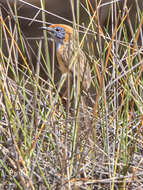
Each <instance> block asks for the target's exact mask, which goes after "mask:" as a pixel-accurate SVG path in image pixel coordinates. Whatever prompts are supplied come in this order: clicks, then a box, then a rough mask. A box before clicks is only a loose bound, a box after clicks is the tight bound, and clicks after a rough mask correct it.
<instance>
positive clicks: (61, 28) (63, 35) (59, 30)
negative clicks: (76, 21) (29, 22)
mask: <svg viewBox="0 0 143 190" xmlns="http://www.w3.org/2000/svg"><path fill="white" fill-rule="evenodd" d="M42 29H44V30H46V31H48V33H49V34H50V35H51V36H52V38H53V39H54V40H55V42H56V46H57V50H58V49H59V48H60V47H61V45H62V44H63V43H64V42H66V41H69V40H70V39H72V36H73V29H72V27H70V26H68V25H65V24H52V25H50V26H49V27H42Z"/></svg>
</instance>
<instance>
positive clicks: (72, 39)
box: [42, 24, 91, 91]
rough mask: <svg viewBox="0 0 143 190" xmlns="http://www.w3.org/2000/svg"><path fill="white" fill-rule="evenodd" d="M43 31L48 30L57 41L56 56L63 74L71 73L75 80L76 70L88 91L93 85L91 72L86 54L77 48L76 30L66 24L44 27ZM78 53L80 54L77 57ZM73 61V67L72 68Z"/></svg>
mask: <svg viewBox="0 0 143 190" xmlns="http://www.w3.org/2000/svg"><path fill="white" fill-rule="evenodd" d="M42 29H43V30H46V31H47V32H48V33H49V34H50V35H51V37H52V38H53V39H54V41H55V44H56V56H57V60H58V64H59V69H60V71H61V73H62V74H64V73H70V75H71V76H72V78H73V73H74V68H75V71H76V73H75V76H76V77H77V76H78V71H79V80H80V83H81V84H82V86H83V88H84V90H86V91H88V89H89V87H90V85H91V70H90V66H89V64H88V61H87V58H86V56H85V53H84V52H83V50H82V49H81V48H79V47H77V46H76V44H77V38H76V33H75V32H74V29H73V28H72V27H71V26H69V25H66V24H51V25H49V26H46V27H42ZM76 51H77V52H78V53H77V55H76V57H75V52H76ZM74 58H75V59H74ZM73 59H74V61H73V65H72V66H70V64H71V61H72V60H73ZM74 66H75V67H74Z"/></svg>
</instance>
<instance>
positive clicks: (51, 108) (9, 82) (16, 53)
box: [0, 1, 143, 189]
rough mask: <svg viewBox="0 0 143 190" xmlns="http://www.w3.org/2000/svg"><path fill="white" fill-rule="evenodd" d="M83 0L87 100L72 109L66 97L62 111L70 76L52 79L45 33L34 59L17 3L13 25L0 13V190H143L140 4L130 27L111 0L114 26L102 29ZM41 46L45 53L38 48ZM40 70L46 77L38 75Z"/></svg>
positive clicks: (52, 62) (54, 76)
mask: <svg viewBox="0 0 143 190" xmlns="http://www.w3.org/2000/svg"><path fill="white" fill-rule="evenodd" d="M87 2H88V3H87V4H86V5H85V7H84V9H85V11H87V13H88V16H89V24H88V26H87V28H86V29H85V30H84V34H83V35H82V37H81V40H80V42H83V43H86V45H87V46H86V48H85V54H86V55H87V59H88V60H89V63H90V66H91V71H92V79H93V80H92V87H91V91H90V92H89V94H86V95H85V97H86V100H90V104H86V105H83V104H82V102H81V101H80V99H75V100H74V103H73V105H75V104H77V103H78V104H79V108H80V109H77V110H75V109H74V108H75V107H74V106H73V107H71V106H70V101H66V107H67V108H68V109H66V108H65V104H64V103H63V100H62V99H61V96H60V92H61V89H62V88H64V87H63V86H64V83H65V82H64V81H66V79H67V78H64V80H62V79H61V81H60V84H57V83H56V80H57V79H56V75H55V59H54V47H53V55H51V54H50V53H48V49H49V47H48V43H47V40H48V39H47V36H46V33H45V34H44V40H43V39H42V38H40V39H39V40H35V46H36V47H37V56H36V62H32V61H31V60H32V59H31V52H32V47H30V43H29V41H28V39H27V38H25V37H24V35H23V33H22V31H21V28H20V25H19V19H20V18H19V17H18V16H17V9H16V7H15V11H14V12H13V14H12V16H14V18H16V19H15V24H14V26H12V24H11V18H10V17H9V21H8V22H7V24H6V23H5V20H4V18H3V15H2V13H1V15H0V21H1V29H0V42H1V48H0V55H1V58H0V62H1V66H0V87H1V94H0V134H1V135H0V168H1V169H0V187H1V189H4V188H6V189H8V188H11V189H39V188H41V189H66V188H67V189H77V188H79V189H101V188H102V189H136V188H141V187H142V172H141V171H142V125H143V117H142V114H143V98H142V97H143V96H142V86H143V80H142V54H141V47H140V46H139V45H138V41H139V37H140V36H141V35H142V32H141V27H142V14H141V11H140V9H137V10H138V12H137V13H138V16H137V21H138V22H137V24H136V27H135V30H134V29H133V28H132V25H131V21H130V18H129V16H128V10H127V11H126V12H123V13H121V12H120V11H119V14H118V15H116V11H115V10H118V9H119V7H118V6H117V3H114V4H112V5H111V12H110V13H111V14H109V16H108V19H107V20H109V21H110V20H112V21H113V24H112V25H110V22H107V25H106V28H105V30H103V29H102V28H101V27H100V25H99V17H98V13H97V11H95V12H92V10H94V9H93V7H92V5H91V4H90V1H87ZM29 6H30V4H29ZM41 6H42V7H44V5H41ZM72 6H73V10H74V6H75V4H72ZM80 6H83V5H82V4H81V3H79V4H78V5H77V7H80ZM99 6H101V5H100V4H99V5H97V7H96V10H98V7H99ZM136 6H137V5H136ZM11 11H12V10H11ZM79 12H80V11H79V10H78V11H77V14H78V16H77V21H76V18H75V16H74V24H73V25H74V26H76V22H77V23H78V27H79V29H78V27H77V30H79V33H80V28H84V27H83V26H82V27H81V26H79V24H80V21H79ZM45 14H46V13H45ZM73 15H74V11H73ZM44 17H45V16H44V14H43V20H44ZM125 21H127V22H128V28H127V25H126V24H125ZM35 22H36V21H35ZM110 27H111V28H110ZM129 31H130V34H131V35H130V37H129V36H128V33H127V32H129ZM89 37H90V38H91V39H92V40H90V41H88V38H89ZM44 42H46V43H44ZM80 42H79V45H81V46H82V44H80ZM45 44H46V48H45V49H46V52H47V54H46V55H48V56H46V55H45V54H44V52H43V51H42V46H43V45H45ZM4 46H5V47H6V48H5V49H4ZM53 46H54V44H53ZM20 47H21V48H20ZM5 50H6V51H5ZM29 50H30V51H29ZM33 55H34V54H33ZM50 57H53V59H52V60H51V61H50V59H49V58H50ZM44 66H45V67H44ZM43 67H44V72H45V73H46V74H47V80H44V79H43V78H42V77H41V76H40V70H41V68H43ZM79 95H81V94H79Z"/></svg>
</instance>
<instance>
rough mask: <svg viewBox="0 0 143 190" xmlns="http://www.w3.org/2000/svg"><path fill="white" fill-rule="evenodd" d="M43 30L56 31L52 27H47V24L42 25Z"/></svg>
mask: <svg viewBox="0 0 143 190" xmlns="http://www.w3.org/2000/svg"><path fill="white" fill-rule="evenodd" d="M40 28H41V29H42V30H47V31H48V32H49V33H52V32H54V31H55V30H54V29H53V28H51V27H46V26H42V27H40Z"/></svg>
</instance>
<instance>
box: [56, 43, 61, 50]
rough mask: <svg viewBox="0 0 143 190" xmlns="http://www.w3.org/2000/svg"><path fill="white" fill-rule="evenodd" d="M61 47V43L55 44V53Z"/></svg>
mask: <svg viewBox="0 0 143 190" xmlns="http://www.w3.org/2000/svg"><path fill="white" fill-rule="evenodd" d="M61 46H62V42H57V43H56V51H58V50H59V48H60V47H61Z"/></svg>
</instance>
